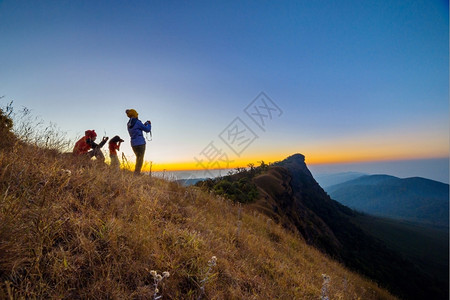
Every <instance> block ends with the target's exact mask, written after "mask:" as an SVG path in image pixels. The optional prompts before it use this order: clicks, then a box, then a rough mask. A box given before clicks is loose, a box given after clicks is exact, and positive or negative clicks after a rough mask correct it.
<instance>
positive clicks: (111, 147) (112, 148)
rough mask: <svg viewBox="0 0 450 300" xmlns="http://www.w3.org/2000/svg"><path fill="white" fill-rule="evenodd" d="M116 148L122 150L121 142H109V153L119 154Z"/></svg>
mask: <svg viewBox="0 0 450 300" xmlns="http://www.w3.org/2000/svg"><path fill="white" fill-rule="evenodd" d="M116 150H120V143H118V144H116V143H115V142H109V155H117V151H116Z"/></svg>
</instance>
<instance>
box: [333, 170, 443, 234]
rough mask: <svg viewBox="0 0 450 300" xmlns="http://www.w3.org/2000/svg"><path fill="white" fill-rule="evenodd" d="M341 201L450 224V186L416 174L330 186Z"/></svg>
mask: <svg viewBox="0 0 450 300" xmlns="http://www.w3.org/2000/svg"><path fill="white" fill-rule="evenodd" d="M326 191H327V193H329V195H330V196H331V197H332V198H333V199H335V200H337V201H339V202H340V203H342V204H344V205H346V206H348V207H350V208H353V209H356V210H358V211H362V212H366V213H369V214H373V215H377V216H383V217H390V218H396V219H404V220H409V221H415V222H422V223H427V224H433V225H439V226H446V227H448V222H449V213H448V212H449V201H448V200H449V185H448V184H444V183H441V182H437V181H433V180H429V179H425V178H420V177H413V178H406V179H400V178H397V177H394V176H387V175H370V176H362V177H360V178H357V179H354V180H351V181H348V182H344V183H341V184H337V185H334V186H331V187H328V188H326Z"/></svg>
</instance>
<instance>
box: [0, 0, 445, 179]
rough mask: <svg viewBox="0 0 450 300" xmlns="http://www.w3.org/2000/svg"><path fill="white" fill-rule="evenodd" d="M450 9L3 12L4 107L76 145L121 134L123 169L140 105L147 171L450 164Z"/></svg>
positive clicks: (343, 6)
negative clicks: (293, 163) (267, 102)
mask: <svg viewBox="0 0 450 300" xmlns="http://www.w3.org/2000/svg"><path fill="white" fill-rule="evenodd" d="M448 12H449V10H448V1H189V2H188V1H9V0H6V1H0V95H4V96H5V98H4V99H3V100H4V102H6V101H10V100H14V104H15V106H16V107H22V106H25V107H27V108H29V109H31V110H32V112H33V114H34V115H36V116H39V117H42V119H44V120H45V121H47V122H54V123H56V124H57V125H58V126H59V128H61V130H62V131H64V132H67V137H68V138H70V139H71V140H73V141H74V142H75V141H76V139H77V138H78V137H80V136H81V135H82V134H83V133H84V131H85V130H86V129H95V130H96V131H97V132H98V133H99V135H100V136H102V135H103V134H105V133H106V135H108V136H110V137H112V136H114V135H116V134H118V135H120V136H121V137H123V138H124V139H125V140H126V143H125V144H124V145H123V146H122V150H123V151H124V153H125V154H126V155H127V156H128V157H129V158H131V160H134V155H133V154H132V150H131V147H130V145H129V136H128V133H127V130H126V122H127V120H128V119H127V117H126V115H125V113H124V111H125V109H127V108H135V109H136V110H137V111H138V112H139V117H140V119H142V120H147V119H149V120H151V121H152V124H153V130H152V131H153V141H151V142H149V143H148V148H147V152H146V156H145V159H146V160H148V161H152V162H153V166H154V168H155V169H162V168H168V169H176V168H181V167H184V168H192V167H195V166H197V167H200V168H201V166H200V165H198V163H197V162H196V160H195V158H197V159H198V160H202V159H203V164H205V163H206V162H209V163H210V164H209V165H208V166H210V167H212V166H218V164H219V165H220V164H221V165H220V166H221V167H225V165H224V164H225V161H228V162H229V161H234V163H233V164H231V165H230V166H234V165H236V164H244V165H245V164H246V163H248V162H256V161H258V160H265V161H266V162H267V161H275V160H281V159H283V158H284V157H286V156H288V155H291V154H293V153H296V152H300V153H302V154H304V155H305V156H306V159H307V163H310V164H314V163H344V162H367V161H379V160H403V159H408V160H411V159H424V158H448V155H449V100H448V96H449V94H448V88H449V85H448V84H449V83H448V80H449V76H448V75H449V72H448V70H449V27H448V26H449V18H448V16H449V13H448ZM261 92H264V93H265V94H266V95H267V96H268V97H269V98H270V99H271V100H272V101H273V103H272V104H275V105H276V107H278V108H279V110H277V111H275V110H273V111H271V112H273V115H272V119H269V118H265V119H264V120H265V124H264V126H263V127H262V128H261V127H259V126H257V124H256V123H255V122H254V121H253V120H252V119H251V118H250V117H249V116H248V115H247V114H246V113H245V108H246V107H247V106H248V105H250V108H252V107H253V106H252V105H251V104H252V101H253V100H255V98H256V97H257V96H258V95H260V93H261ZM256 100H257V101H260V100H258V99H256ZM255 103H256V104H257V103H258V102H254V103H253V104H255ZM272 107H274V106H273V105H272ZM236 118H239V119H237V121H236ZM236 122H238V123H236ZM242 124H245V125H246V126H247V127H242V126H244V125H242ZM236 126H237V127H236ZM236 128H237V129H236ZM242 128H246V130H247V131H246V133H247V136H246V137H245V138H243V137H242V139H240V140H239V139H238V140H236V139H235V140H233V141H231V140H230V139H228V140H227V138H230V136H229V135H227V134H228V133H230V132H231V130H233V129H236V132H241V131H242V130H241V129H242ZM227 130H228V131H227ZM250 133H251V134H253V137H256V136H257V138H254V139H250V143H248V145H247V144H246V140H247V138H250V136H249V135H248V134H250ZM244 134H245V133H244ZM236 136H237V135H236ZM236 136H235V137H236ZM221 137H222V138H225V141H224V140H223V139H221ZM240 141H242V143H243V146H246V145H247V146H246V147H245V149H242V148H243V146H242V145H238V144H236V143H238V142H239V143H240ZM227 142H228V144H230V143H232V142H233V143H234V144H233V145H231V146H232V148H233V147H234V148H235V147H240V149H239V150H238V151H236V152H238V154H239V155H237V154H236V153H235V152H233V151H232V149H231V148H230V147H228V145H227ZM211 143H212V144H211ZM213 150H221V152H220V157H221V158H222V160H221V162H219V160H218V158H219V156H218V155H215V156H213V154H214V152H213ZM234 150H236V149H234ZM205 153H208V155H209V156H207V155H205ZM217 153H219V152H216V154H217ZM224 155H225V156H224ZM224 158H228V160H224ZM208 159H209V160H208ZM214 162H215V163H218V164H215V165H214V164H213V163H214ZM182 163H183V165H182ZM411 175H414V174H411ZM447 181H448V179H447Z"/></svg>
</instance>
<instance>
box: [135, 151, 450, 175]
mask: <svg viewBox="0 0 450 300" xmlns="http://www.w3.org/2000/svg"><path fill="white" fill-rule="evenodd" d="M293 154H295V153H292V154H290V155H293ZM301 154H303V153H301ZM290 155H285V156H279V157H271V159H267V160H266V159H262V160H263V161H264V162H265V163H266V164H269V163H275V162H278V161H282V160H284V159H285V158H287V157H289V156H290ZM304 155H305V162H306V164H307V165H326V164H352V163H377V162H389V161H408V160H422V159H441V158H448V156H445V155H437V156H426V155H423V156H413V155H378V156H370V155H357V156H351V155H328V156H319V155H307V154H304ZM250 163H253V164H254V165H255V166H259V165H260V163H261V159H260V158H258V159H249V158H246V159H239V160H234V161H233V162H232V163H230V164H229V165H228V167H223V168H208V169H206V168H204V167H202V166H201V165H199V164H198V163H197V162H196V161H189V162H169V163H157V162H153V163H152V164H150V162H148V161H146V162H145V163H144V165H143V167H142V171H143V172H149V171H150V165H151V171H152V172H162V171H202V170H223V169H235V168H238V167H239V168H243V167H247V166H248V165H249V164H250ZM129 167H130V168H131V169H132V170H133V169H134V163H131V164H129Z"/></svg>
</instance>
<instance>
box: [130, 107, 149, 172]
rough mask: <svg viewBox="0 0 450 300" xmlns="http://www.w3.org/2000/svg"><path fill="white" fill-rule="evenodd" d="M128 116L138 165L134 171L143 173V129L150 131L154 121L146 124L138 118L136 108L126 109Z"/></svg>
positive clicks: (132, 144) (132, 145)
mask: <svg viewBox="0 0 450 300" xmlns="http://www.w3.org/2000/svg"><path fill="white" fill-rule="evenodd" d="M125 113H126V114H127V116H128V118H130V120H129V121H128V133H129V134H130V137H131V148H133V152H134V154H136V166H135V168H134V173H135V174H139V173H141V168H142V164H143V162H144V154H145V139H144V135H143V134H142V131H145V132H150V130H151V129H152V123H151V122H150V121H146V122H145V123H144V124H142V122H141V121H140V120H139V119H138V113H137V111H136V110H134V109H127V110H126V111H125Z"/></svg>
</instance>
